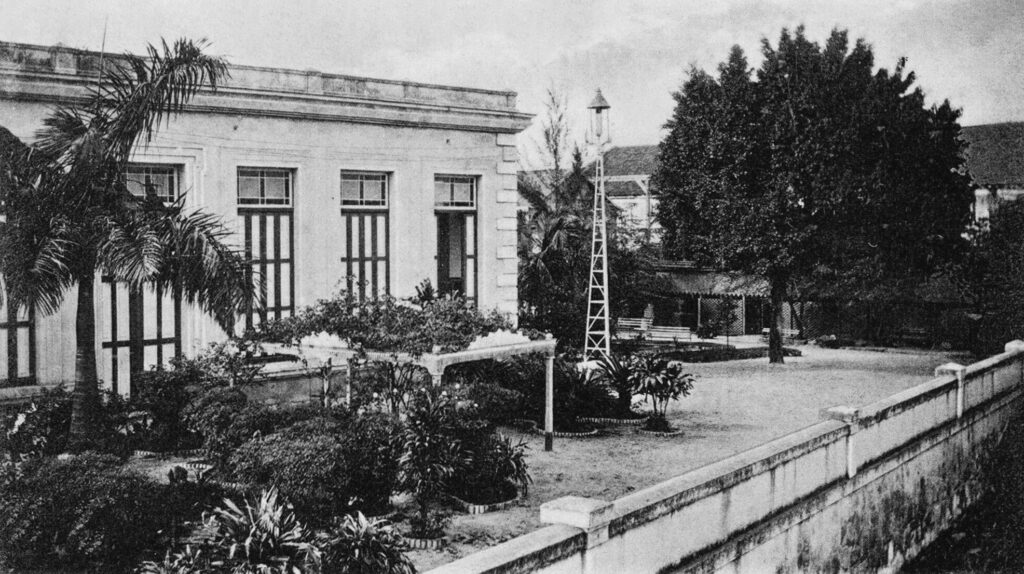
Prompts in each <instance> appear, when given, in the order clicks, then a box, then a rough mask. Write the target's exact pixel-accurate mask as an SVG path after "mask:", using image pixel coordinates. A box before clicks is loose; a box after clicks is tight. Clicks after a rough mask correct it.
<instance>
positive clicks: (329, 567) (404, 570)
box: [317, 512, 416, 574]
mask: <svg viewBox="0 0 1024 574" xmlns="http://www.w3.org/2000/svg"><path fill="white" fill-rule="evenodd" d="M317 544H318V546H319V547H320V550H321V552H322V560H323V569H324V571H325V572H344V573H346V574H414V573H415V572H416V568H415V567H414V566H413V564H412V561H410V560H409V558H408V557H406V556H405V554H403V553H402V550H401V548H402V544H403V541H402V536H401V535H400V534H399V533H398V532H397V531H396V530H395V529H394V527H392V526H391V525H390V524H389V523H388V522H387V521H386V520H380V519H376V520H375V519H369V518H367V517H366V516H363V513H361V512H357V513H355V514H349V515H346V516H345V517H344V518H342V519H341V521H340V523H339V524H337V525H336V526H335V527H334V528H332V529H331V530H330V531H328V532H326V533H323V534H321V535H320V536H318V537H317Z"/></svg>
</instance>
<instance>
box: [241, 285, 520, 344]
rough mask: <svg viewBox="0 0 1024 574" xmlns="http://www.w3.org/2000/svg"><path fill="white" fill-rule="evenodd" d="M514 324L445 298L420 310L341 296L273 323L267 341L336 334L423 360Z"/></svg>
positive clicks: (385, 301) (398, 303)
mask: <svg viewBox="0 0 1024 574" xmlns="http://www.w3.org/2000/svg"><path fill="white" fill-rule="evenodd" d="M502 329H511V323H509V321H508V320H507V319H506V318H505V317H504V316H502V315H501V314H499V313H498V312H496V311H495V312H492V313H490V314H484V313H481V312H480V311H479V310H477V309H476V308H475V307H474V306H472V305H469V304H467V302H466V300H465V299H463V298H462V297H460V296H445V297H442V298H439V299H434V300H433V301H429V302H423V304H422V307H415V306H413V305H410V304H408V303H404V302H401V301H399V300H397V299H395V298H394V297H391V296H390V295H385V296H382V297H378V298H373V299H364V300H360V299H359V298H357V297H353V296H352V294H351V293H348V292H346V291H341V292H339V293H338V294H337V295H335V296H334V297H332V298H330V299H321V300H319V301H317V302H316V303H315V304H313V305H312V306H310V307H306V308H305V309H303V310H301V311H300V312H298V313H297V314H296V315H295V316H293V317H288V318H285V319H281V320H280V321H272V322H269V323H268V324H267V325H266V327H265V328H264V329H263V331H262V332H261V333H260V337H261V338H262V339H264V340H272V341H281V342H296V341H298V340H300V339H302V338H303V337H305V336H307V335H313V334H316V333H322V332H326V333H330V334H332V335H336V336H338V337H340V338H342V339H344V340H346V341H348V342H349V343H350V344H351V345H352V346H353V347H356V348H363V349H371V350H375V351H385V352H394V353H409V354H412V355H420V354H423V353H428V352H432V351H433V350H434V349H435V348H436V349H439V350H440V351H441V352H445V353H447V352H452V351H460V350H463V349H465V348H466V347H468V346H469V344H470V343H471V342H472V341H473V340H474V339H476V338H477V337H478V336H481V335H487V334H489V333H493V332H495V331H498V330H502Z"/></svg>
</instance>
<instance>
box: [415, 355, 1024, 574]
mask: <svg viewBox="0 0 1024 574" xmlns="http://www.w3.org/2000/svg"><path fill="white" fill-rule="evenodd" d="M936 374H937V376H936V378H935V379H933V380H931V381H929V382H926V383H924V384H921V385H919V386H917V387H914V388H912V389H908V390H906V391H904V392H901V393H898V394H895V395H893V396H891V397H888V398H886V399H884V400H881V401H878V402H876V403H873V404H870V405H866V406H863V407H860V408H852V407H835V408H832V409H827V410H826V411H825V412H824V413H823V416H824V418H825V419H826V420H824V421H823V422H820V423H817V424H815V425H813V426H810V427H808V428H806V429H803V430H801V431H798V432H795V433H792V434H790V435H787V436H785V437H782V438H780V439H777V440H774V441H771V442H769V443H766V444H764V445H762V446H760V447H757V448H755V449H753V450H750V451H747V452H744V453H741V454H739V455H736V456H733V457H730V458H728V459H725V460H723V461H720V462H718V463H715V464H712V465H709V466H706V467H704V468H701V469H698V470H695V471H692V472H689V473H687V474H684V475H682V476H679V477H676V478H673V479H671V480H668V481H665V482H663V483H661V484H658V485H655V486H652V487H650V488H647V489H644V490H641V491H638V492H636V493H633V494H631V495H629V496H626V497H624V498H620V499H618V500H615V501H603V500H596V499H587V498H577V497H566V498H561V499H558V500H555V501H551V502H548V503H545V504H544V505H542V506H541V520H542V521H543V522H548V523H552V524H553V525H552V526H548V527H546V528H544V529H541V530H539V531H536V532H533V533H531V534H529V535H527V536H523V537H520V538H517V539H514V540H512V541H509V542H507V543H505V544H502V545H499V546H496V547H494V548H491V549H488V550H485V551H483V552H480V553H477V554H474V555H471V556H469V557H467V558H464V559H462V560H459V561H457V562H454V563H451V564H448V565H445V566H443V567H441V568H438V569H436V570H434V571H433V573H434V574H454V573H456V572H459V573H469V572H489V573H500V572H544V573H556V572H557V573H560V574H561V573H565V574H570V573H571V574H576V573H588V574H591V573H603V572H607V573H609V574H611V573H621V572H636V573H644V572H652V573H653V572H804V571H809V572H840V571H872V572H874V571H893V570H895V569H898V568H899V566H900V564H902V563H903V562H904V561H905V560H907V559H909V558H910V557H912V556H914V555H915V554H916V553H917V552H919V551H920V550H921V549H922V548H923V547H924V546H926V545H927V544H928V543H929V542H930V541H932V540H933V539H934V538H935V536H936V535H937V534H938V533H939V532H941V531H942V530H943V529H944V528H946V527H947V526H948V525H949V524H950V523H951V521H952V520H954V519H955V518H956V517H957V516H958V515H959V514H960V513H961V512H962V511H963V509H964V508H965V507H967V506H968V505H970V504H971V503H972V502H973V501H974V500H976V499H977V498H978V496H979V495H980V494H981V493H982V492H983V491H984V489H985V477H984V474H983V470H984V463H985V461H986V459H987V457H988V455H989V453H990V452H991V450H992V449H993V447H994V446H995V445H996V444H997V443H998V441H999V439H1000V437H1001V435H1002V432H1003V430H1004V429H1005V427H1006V425H1007V424H1008V422H1009V421H1010V420H1011V419H1012V418H1013V417H1015V416H1016V415H1017V414H1019V412H1020V409H1021V406H1022V394H1024V390H1022V389H1024V342H1022V341H1015V342H1013V343H1010V344H1007V351H1006V352H1005V353H1003V354H1000V355H997V356H994V357H991V358H989V359H986V360H984V361H981V362H979V363H975V364H973V365H970V366H968V367H966V368H965V367H962V366H959V365H952V364H949V365H944V366H943V367H941V368H939V369H937V370H936Z"/></svg>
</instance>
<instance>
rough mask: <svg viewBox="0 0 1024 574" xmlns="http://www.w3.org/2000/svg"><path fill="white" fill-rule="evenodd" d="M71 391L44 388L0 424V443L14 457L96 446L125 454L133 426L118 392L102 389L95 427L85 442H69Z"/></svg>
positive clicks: (89, 448)
mask: <svg viewBox="0 0 1024 574" xmlns="http://www.w3.org/2000/svg"><path fill="white" fill-rule="evenodd" d="M71 402H72V401H71V393H69V392H67V391H65V390H64V388H63V387H57V388H55V389H50V390H44V391H43V392H42V394H41V395H40V396H39V397H37V398H35V399H33V400H32V402H31V403H29V405H28V407H27V408H26V409H25V410H24V411H22V412H20V413H18V414H16V415H13V416H9V417H6V418H5V419H4V420H3V422H2V424H0V444H2V446H3V450H6V451H7V452H8V454H9V455H10V456H11V458H12V459H13V460H24V459H28V458H33V457H39V456H53V455H57V454H60V453H62V452H68V451H76V452H81V451H84V450H95V451H100V452H106V453H110V454H115V455H117V456H120V457H126V456H128V455H129V454H130V453H131V441H132V438H133V437H132V436H131V435H132V433H133V430H134V429H133V427H132V425H131V424H130V421H129V417H128V414H129V408H128V404H127V403H126V402H125V400H124V399H123V398H121V396H120V395H116V394H112V393H104V394H103V400H102V401H101V403H100V408H99V410H98V412H97V428H96V432H95V433H93V434H92V435H91V436H90V437H89V438H88V439H87V440H86V441H85V442H82V443H79V444H70V443H69V441H68V439H69V436H70V431H71Z"/></svg>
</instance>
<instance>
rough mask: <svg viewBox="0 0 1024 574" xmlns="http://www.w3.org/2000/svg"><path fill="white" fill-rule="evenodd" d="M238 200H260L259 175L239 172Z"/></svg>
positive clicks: (254, 201)
mask: <svg viewBox="0 0 1024 574" xmlns="http://www.w3.org/2000/svg"><path fill="white" fill-rule="evenodd" d="M238 202H239V203H259V202H260V178H259V176H258V175H255V176H254V175H243V173H242V172H241V171H239V172H238Z"/></svg>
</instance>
